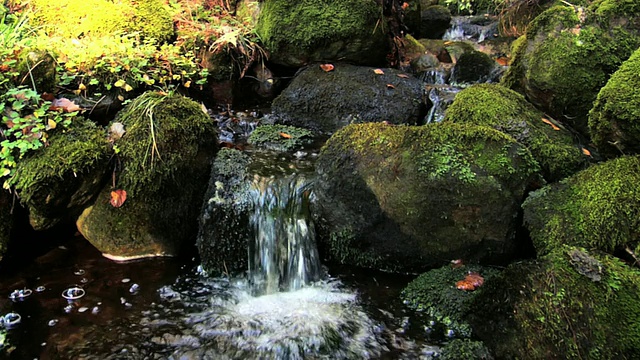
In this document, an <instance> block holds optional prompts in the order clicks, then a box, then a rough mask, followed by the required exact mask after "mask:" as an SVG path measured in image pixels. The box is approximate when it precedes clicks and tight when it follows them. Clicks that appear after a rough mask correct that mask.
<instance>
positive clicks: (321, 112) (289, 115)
mask: <svg viewBox="0 0 640 360" xmlns="http://www.w3.org/2000/svg"><path fill="white" fill-rule="evenodd" d="M374 70H379V71H382V72H383V73H382V74H377V73H376V72H375V71H374ZM401 74H403V73H402V72H401V71H398V70H395V69H387V68H384V69H374V68H370V67H358V66H353V65H347V64H335V69H334V70H332V71H329V72H326V71H324V70H322V69H321V68H320V67H319V66H317V65H314V66H310V67H309V68H307V69H306V70H304V71H303V72H301V73H300V74H299V75H298V76H296V78H295V79H294V80H293V81H292V82H291V84H290V85H289V86H288V87H287V88H286V89H285V90H284V91H283V92H282V93H281V94H280V96H278V97H277V98H276V99H275V100H274V101H273V105H272V112H273V113H274V114H275V115H276V116H277V117H278V118H279V119H280V120H279V122H283V123H286V124H290V125H295V126H299V127H303V128H307V129H312V130H317V131H322V132H328V133H333V132H334V131H337V130H338V129H340V128H341V127H343V126H346V125H348V124H351V123H364V122H382V121H387V122H389V123H393V124H418V123H419V122H420V121H421V120H422V117H423V116H424V112H425V109H424V101H423V89H422V82H421V81H420V80H418V79H416V78H411V77H409V78H403V77H399V76H398V75H401Z"/></svg>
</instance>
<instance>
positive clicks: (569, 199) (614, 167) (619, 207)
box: [522, 156, 640, 254]
mask: <svg viewBox="0 0 640 360" xmlns="http://www.w3.org/2000/svg"><path fill="white" fill-rule="evenodd" d="M639 182H640V157H638V156H627V157H622V158H618V159H614V160H609V161H607V162H604V163H601V164H598V165H593V166H591V167H590V168H588V169H586V170H583V171H581V172H579V173H577V174H575V175H573V176H571V177H568V178H566V179H564V180H563V181H561V182H559V183H555V184H552V185H549V186H547V187H544V188H542V189H540V190H537V191H535V192H533V193H531V194H530V195H529V197H528V198H527V200H526V201H525V202H524V204H523V205H522V207H523V208H524V223H525V226H526V227H527V228H528V229H529V232H530V234H531V238H532V239H533V244H534V246H535V247H536V250H537V251H538V253H539V254H545V253H548V252H549V251H551V250H553V249H554V248H557V247H558V246H560V245H562V244H567V245H572V246H581V247H585V248H588V249H595V250H599V251H605V252H609V253H613V252H614V251H615V250H617V249H624V248H626V247H629V248H630V249H631V250H634V251H635V252H636V253H638V246H639V245H640V242H639V238H638V234H640V192H639V191H638V186H637V184H638V183H639Z"/></svg>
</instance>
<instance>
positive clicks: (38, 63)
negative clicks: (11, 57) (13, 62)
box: [16, 50, 57, 93]
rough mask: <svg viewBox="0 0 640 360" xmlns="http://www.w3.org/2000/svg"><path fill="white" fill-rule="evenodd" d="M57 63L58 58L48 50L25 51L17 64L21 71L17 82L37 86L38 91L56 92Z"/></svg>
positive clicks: (17, 68) (18, 70) (18, 69)
mask: <svg viewBox="0 0 640 360" xmlns="http://www.w3.org/2000/svg"><path fill="white" fill-rule="evenodd" d="M56 65H57V64H56V60H55V59H54V58H53V56H51V54H49V53H48V52H46V51H41V50H34V51H23V52H22V53H21V54H20V55H19V60H18V64H17V66H16V70H17V72H18V73H19V75H18V78H17V79H16V80H17V81H16V84H17V85H28V86H29V87H33V86H35V89H36V90H37V91H38V93H45V92H48V93H54V91H55V90H56ZM32 81H33V82H32Z"/></svg>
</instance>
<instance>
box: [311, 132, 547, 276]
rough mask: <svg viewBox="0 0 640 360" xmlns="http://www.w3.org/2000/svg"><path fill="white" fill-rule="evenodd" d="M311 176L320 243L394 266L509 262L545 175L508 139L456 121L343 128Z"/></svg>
mask: <svg viewBox="0 0 640 360" xmlns="http://www.w3.org/2000/svg"><path fill="white" fill-rule="evenodd" d="M316 173H317V176H318V178H317V179H316V186H315V187H314V190H315V194H316V196H317V201H316V202H315V203H314V205H315V206H316V211H315V212H314V215H315V216H316V218H317V220H318V222H317V224H318V225H319V229H320V231H319V239H320V244H321V250H324V251H325V253H326V254H327V255H329V257H330V258H331V259H333V260H336V261H338V262H341V263H344V264H349V265H357V266H364V267H370V268H376V269H386V270H401V271H419V270H424V269H426V268H429V267H433V266H434V265H435V266H437V265H441V264H442V263H443V261H447V260H450V259H460V258H462V259H469V260H472V261H473V260H475V261H484V262H492V261H499V260H505V259H508V258H509V257H510V256H512V254H513V252H514V250H515V248H516V247H518V245H517V244H516V242H515V230H516V227H517V225H518V220H517V217H518V212H519V208H520V203H521V201H522V199H523V197H524V195H525V193H526V191H527V189H529V188H530V187H531V186H534V185H535V184H537V183H539V182H540V181H542V180H541V177H540V174H539V166H538V164H537V162H536V161H535V160H534V159H533V157H532V156H531V154H530V153H529V151H528V150H527V149H526V148H525V147H523V146H522V145H520V144H518V143H517V142H516V141H515V140H513V139H512V138H511V137H509V136H507V135H505V134H503V133H501V132H498V131H496V130H494V129H491V128H489V127H483V126H476V125H470V124H455V123H438V124H429V125H426V126H422V127H412V126H392V125H385V124H357V125H349V126H347V127H345V128H344V129H342V130H341V131H339V132H337V133H336V134H334V135H333V136H332V137H331V138H330V139H329V141H328V142H327V143H326V145H325V147H324V148H323V149H322V151H321V153H320V156H319V158H318V161H317V163H316Z"/></svg>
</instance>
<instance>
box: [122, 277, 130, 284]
mask: <svg viewBox="0 0 640 360" xmlns="http://www.w3.org/2000/svg"><path fill="white" fill-rule="evenodd" d="M129 281H131V279H129V278H124V279H122V282H123V283H125V284H126V283H128V282H129Z"/></svg>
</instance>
